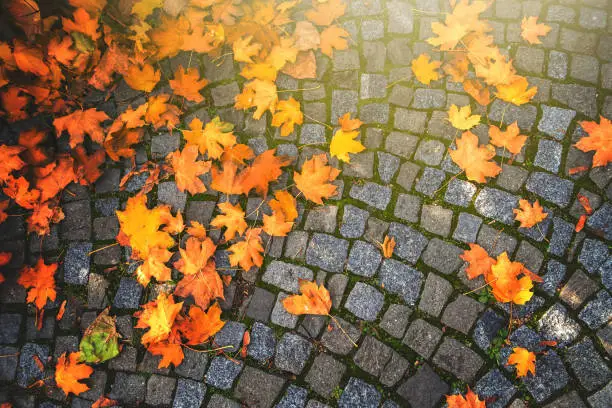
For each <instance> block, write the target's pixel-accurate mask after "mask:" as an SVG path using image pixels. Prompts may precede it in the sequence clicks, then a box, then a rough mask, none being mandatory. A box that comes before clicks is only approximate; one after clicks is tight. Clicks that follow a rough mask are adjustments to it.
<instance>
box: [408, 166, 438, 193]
mask: <svg viewBox="0 0 612 408" xmlns="http://www.w3.org/2000/svg"><path fill="white" fill-rule="evenodd" d="M445 179H446V175H445V174H444V172H443V171H442V170H440V169H436V168H434V167H425V168H424V169H423V174H421V177H419V179H418V180H417V183H416V186H415V188H414V189H415V190H416V191H418V192H419V193H421V194H425V195H426V196H428V197H433V196H434V195H435V194H436V193H437V192H438V191H439V189H440V187H441V186H442V182H444V180H445ZM398 181H399V180H398Z"/></svg>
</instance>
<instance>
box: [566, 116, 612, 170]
mask: <svg viewBox="0 0 612 408" xmlns="http://www.w3.org/2000/svg"><path fill="white" fill-rule="evenodd" d="M580 126H582V129H584V131H585V132H587V133H588V136H586V137H583V138H582V139H580V140H579V141H578V143H576V144H575V145H574V146H576V147H577V148H578V149H580V150H582V151H583V152H590V151H593V150H594V151H595V155H594V156H593V166H594V167H599V166H605V165H607V164H608V163H609V162H611V161H612V122H610V119H606V118H604V117H603V116H600V117H599V124H598V123H597V122H594V121H582V122H580Z"/></svg>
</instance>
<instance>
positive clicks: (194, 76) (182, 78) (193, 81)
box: [169, 65, 208, 103]
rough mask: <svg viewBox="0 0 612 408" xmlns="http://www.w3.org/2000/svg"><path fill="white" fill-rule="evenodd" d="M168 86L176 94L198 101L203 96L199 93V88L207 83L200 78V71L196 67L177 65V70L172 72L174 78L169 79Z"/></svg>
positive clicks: (201, 99)
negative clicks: (185, 67) (186, 67)
mask: <svg viewBox="0 0 612 408" xmlns="http://www.w3.org/2000/svg"><path fill="white" fill-rule="evenodd" d="M169 82H170V87H171V88H172V90H173V91H174V93H175V94H176V95H179V96H184V97H185V99H187V100H188V101H192V102H196V103H200V102H202V101H203V100H204V97H203V96H202V95H201V94H200V90H201V89H202V88H204V87H205V86H206V85H208V80H206V79H205V78H202V79H200V73H199V72H198V69H197V68H194V67H191V68H188V69H187V72H185V69H184V68H183V66H182V65H179V67H178V70H177V71H175V72H174V79H171V80H170V81H169Z"/></svg>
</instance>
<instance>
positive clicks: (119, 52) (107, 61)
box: [88, 37, 148, 91]
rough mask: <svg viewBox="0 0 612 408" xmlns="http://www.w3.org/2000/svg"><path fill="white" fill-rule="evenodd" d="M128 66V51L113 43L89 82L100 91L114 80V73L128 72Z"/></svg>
mask: <svg viewBox="0 0 612 408" xmlns="http://www.w3.org/2000/svg"><path fill="white" fill-rule="evenodd" d="M147 38H148V37H147ZM128 67H129V59H128V55H127V52H126V51H125V50H123V49H122V48H120V47H119V46H118V45H117V44H114V43H113V44H111V45H110V46H109V47H108V48H107V49H106V51H105V52H104V55H102V58H101V59H100V62H98V65H97V66H96V67H95V68H94V71H93V75H92V76H91V78H89V81H88V83H89V84H90V85H91V86H93V87H94V88H96V89H98V90H100V91H101V90H104V89H105V88H106V87H107V86H109V85H110V84H111V82H112V81H113V74H114V73H115V72H117V73H119V74H122V75H124V74H126V73H127V70H128Z"/></svg>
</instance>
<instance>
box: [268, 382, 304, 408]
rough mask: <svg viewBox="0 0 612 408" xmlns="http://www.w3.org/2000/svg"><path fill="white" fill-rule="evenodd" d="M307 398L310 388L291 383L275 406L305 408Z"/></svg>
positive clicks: (280, 407)
mask: <svg viewBox="0 0 612 408" xmlns="http://www.w3.org/2000/svg"><path fill="white" fill-rule="evenodd" d="M307 398H308V390H306V389H305V388H302V387H298V386H296V385H293V384H291V385H290V386H289V387H288V388H287V391H285V394H284V395H283V397H282V398H281V400H280V401H279V402H278V404H276V405H275V408H303V407H305V406H306V399H307Z"/></svg>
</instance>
